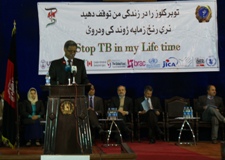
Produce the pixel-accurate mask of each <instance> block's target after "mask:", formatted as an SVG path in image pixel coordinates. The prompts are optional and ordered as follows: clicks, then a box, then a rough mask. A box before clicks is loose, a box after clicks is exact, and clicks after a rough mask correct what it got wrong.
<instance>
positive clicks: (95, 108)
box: [88, 85, 104, 139]
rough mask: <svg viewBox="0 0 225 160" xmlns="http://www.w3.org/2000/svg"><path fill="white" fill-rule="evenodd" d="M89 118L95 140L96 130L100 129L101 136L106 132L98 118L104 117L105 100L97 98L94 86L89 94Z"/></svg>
mask: <svg viewBox="0 0 225 160" xmlns="http://www.w3.org/2000/svg"><path fill="white" fill-rule="evenodd" d="M88 116H89V121H90V126H91V128H92V132H91V133H92V139H94V136H95V135H94V129H98V133H99V134H102V133H103V132H104V131H103V129H102V127H101V126H100V124H99V121H98V118H101V117H102V116H103V100H102V98H101V97H98V96H95V87H94V85H91V87H90V90H89V92H88Z"/></svg>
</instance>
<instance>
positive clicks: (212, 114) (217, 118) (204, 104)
mask: <svg viewBox="0 0 225 160" xmlns="http://www.w3.org/2000/svg"><path fill="white" fill-rule="evenodd" d="M197 109H198V110H199V111H202V110H203V113H202V120H203V121H207V122H211V123H212V130H211V139H212V143H213V144H216V143H218V142H217V137H218V130H219V122H222V123H225V119H224V117H223V116H222V115H221V113H220V112H221V111H224V105H223V100H222V98H221V97H218V96H216V87H215V86H214V85H208V86H207V95H203V96H200V97H199V98H198V106H197Z"/></svg>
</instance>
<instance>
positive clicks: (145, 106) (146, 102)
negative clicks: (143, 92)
mask: <svg viewBox="0 0 225 160" xmlns="http://www.w3.org/2000/svg"><path fill="white" fill-rule="evenodd" d="M141 105H142V107H143V109H144V110H145V111H146V112H147V111H148V110H149V104H148V101H147V100H144V101H143V102H141Z"/></svg>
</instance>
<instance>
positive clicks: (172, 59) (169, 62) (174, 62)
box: [163, 57, 178, 68]
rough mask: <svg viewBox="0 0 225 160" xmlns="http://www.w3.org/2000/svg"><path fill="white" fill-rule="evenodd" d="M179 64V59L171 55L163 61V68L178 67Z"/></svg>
mask: <svg viewBox="0 0 225 160" xmlns="http://www.w3.org/2000/svg"><path fill="white" fill-rule="evenodd" d="M177 64H178V60H177V59H176V58H175V57H170V58H168V59H166V60H165V61H163V68H170V67H176V66H177Z"/></svg>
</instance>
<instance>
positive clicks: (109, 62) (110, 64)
mask: <svg viewBox="0 0 225 160" xmlns="http://www.w3.org/2000/svg"><path fill="white" fill-rule="evenodd" d="M107 66H108V68H111V67H112V63H111V59H109V60H107Z"/></svg>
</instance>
